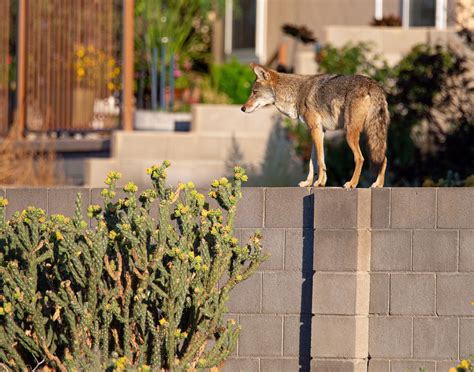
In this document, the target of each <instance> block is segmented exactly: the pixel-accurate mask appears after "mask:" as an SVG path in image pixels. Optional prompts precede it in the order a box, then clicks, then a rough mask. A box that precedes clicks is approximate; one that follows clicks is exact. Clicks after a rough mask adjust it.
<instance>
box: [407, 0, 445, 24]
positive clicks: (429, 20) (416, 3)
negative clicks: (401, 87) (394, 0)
mask: <svg viewBox="0 0 474 372" xmlns="http://www.w3.org/2000/svg"><path fill="white" fill-rule="evenodd" d="M447 2H448V0H402V1H401V3H402V23H403V26H404V27H436V28H438V29H445V28H446V24H447Z"/></svg>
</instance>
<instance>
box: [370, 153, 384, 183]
mask: <svg viewBox="0 0 474 372" xmlns="http://www.w3.org/2000/svg"><path fill="white" fill-rule="evenodd" d="M386 169H387V157H385V159H384V160H383V163H382V165H381V166H380V169H379V174H378V175H377V179H376V180H375V182H374V183H373V184H372V186H371V187H383V184H384V181H385V170H386Z"/></svg>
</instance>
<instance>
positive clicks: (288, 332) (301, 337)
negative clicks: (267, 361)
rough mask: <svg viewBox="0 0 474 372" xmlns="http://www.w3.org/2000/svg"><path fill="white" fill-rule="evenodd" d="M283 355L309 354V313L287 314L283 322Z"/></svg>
mask: <svg viewBox="0 0 474 372" xmlns="http://www.w3.org/2000/svg"><path fill="white" fill-rule="evenodd" d="M283 355H285V356H288V357H297V356H305V357H306V356H307V357H309V356H310V355H311V315H288V316H285V319H284V324H283Z"/></svg>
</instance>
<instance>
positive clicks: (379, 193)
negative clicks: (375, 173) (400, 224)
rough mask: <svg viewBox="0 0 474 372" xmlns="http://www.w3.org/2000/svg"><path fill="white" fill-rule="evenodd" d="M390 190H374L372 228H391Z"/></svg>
mask: <svg viewBox="0 0 474 372" xmlns="http://www.w3.org/2000/svg"><path fill="white" fill-rule="evenodd" d="M391 192H392V190H391V189H390V188H380V189H372V207H371V208H372V218H371V221H372V223H371V224H372V228H373V229H387V228H389V227H390V200H391Z"/></svg>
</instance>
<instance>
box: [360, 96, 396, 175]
mask: <svg viewBox="0 0 474 372" xmlns="http://www.w3.org/2000/svg"><path fill="white" fill-rule="evenodd" d="M370 93H371V98H372V102H371V103H372V104H371V107H370V109H369V112H368V115H367V119H366V121H365V133H366V134H367V142H368V145H369V153H370V161H371V162H372V165H374V166H376V167H379V166H380V165H381V164H382V163H383V162H384V160H385V153H386V151H387V132H388V125H389V123H390V115H389V113H388V107H387V100H386V99H385V94H384V93H383V91H381V89H380V90H379V89H376V90H375V89H373V90H372V92H370Z"/></svg>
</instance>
